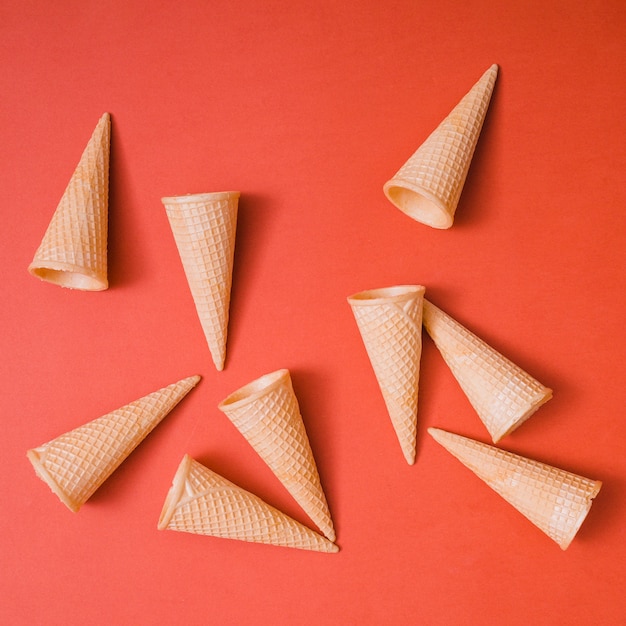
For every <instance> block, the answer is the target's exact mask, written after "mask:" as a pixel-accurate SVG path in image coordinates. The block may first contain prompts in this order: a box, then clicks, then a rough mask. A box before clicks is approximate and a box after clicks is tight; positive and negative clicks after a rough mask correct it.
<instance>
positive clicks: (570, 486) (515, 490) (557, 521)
mask: <svg viewBox="0 0 626 626" xmlns="http://www.w3.org/2000/svg"><path fill="white" fill-rule="evenodd" d="M428 432H429V433H430V434H431V435H432V436H433V438H434V439H435V440H436V441H437V442H438V443H440V444H441V445H442V446H443V447H444V448H446V450H448V452H450V453H451V454H452V455H454V456H455V457H456V458H457V459H458V460H459V461H461V463H463V465H465V466H466V467H468V468H469V469H470V470H472V471H473V472H474V473H475V474H476V475H477V476H478V477H479V478H480V479H481V480H483V481H484V482H486V483H487V484H488V485H489V486H490V487H491V488H492V489H493V490H494V491H496V492H497V493H499V494H500V495H501V496H502V497H503V498H504V499H505V500H506V501H507V502H509V503H510V504H512V505H513V506H514V507H515V508H516V509H517V510H518V511H519V512H520V513H522V515H524V516H525V517H527V518H528V519H529V520H530V521H531V522H532V523H533V524H535V526H537V527H538V528H540V529H541V530H542V531H543V532H544V533H546V535H548V536H549V537H550V538H551V539H553V540H554V541H556V542H557V543H558V544H559V546H560V547H561V548H562V549H563V550H565V549H567V547H568V546H569V544H570V543H571V541H572V539H573V538H574V536H575V535H576V533H577V532H578V530H579V529H580V527H581V525H582V523H583V521H584V520H585V518H586V517H587V513H589V510H590V508H591V503H592V500H593V498H595V496H596V495H597V494H598V492H599V491H600V488H601V487H602V483H601V482H600V481H597V480H590V479H588V478H583V477H582V476H578V475H577V474H572V473H570V472H566V471H565V470H561V469H557V468H556V467H552V466H550V465H546V464H544V463H540V462H538V461H533V460H531V459H527V458H525V457H522V456H519V455H517V454H513V453H511V452H507V451H505V450H500V449H499V448H496V447H494V446H490V445H487V444H485V443H480V442H478V441H474V440H473V439H468V438H466V437H461V436H460V435H455V434H453V433H449V432H446V431H444V430H439V429H438V428H429V429H428Z"/></svg>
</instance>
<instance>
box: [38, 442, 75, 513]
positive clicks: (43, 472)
mask: <svg viewBox="0 0 626 626" xmlns="http://www.w3.org/2000/svg"><path fill="white" fill-rule="evenodd" d="M26 456H27V457H28V460H29V461H30V462H31V464H32V466H33V467H34V469H35V473H36V474H37V476H39V478H41V480H43V481H44V482H45V483H46V484H47V485H48V487H50V489H51V490H52V493H54V494H55V495H56V496H57V497H58V498H59V500H61V502H63V504H64V505H65V506H66V507H67V508H68V509H69V510H70V511H72V512H73V513H76V512H77V511H78V510H79V509H80V506H81V505H80V504H77V503H76V502H74V501H73V500H72V499H71V498H70V497H69V496H68V495H67V494H66V493H65V492H64V491H63V489H61V487H60V486H59V484H58V483H57V481H56V480H54V478H53V477H52V476H51V474H50V473H49V472H48V470H47V469H46V467H45V466H44V464H43V463H42V461H41V457H40V455H39V452H38V451H37V450H29V451H28V452H27V453H26Z"/></svg>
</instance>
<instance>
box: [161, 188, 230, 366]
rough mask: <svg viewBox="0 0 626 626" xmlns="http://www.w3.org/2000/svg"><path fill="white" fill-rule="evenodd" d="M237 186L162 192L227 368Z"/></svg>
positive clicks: (216, 353) (208, 331)
mask: <svg viewBox="0 0 626 626" xmlns="http://www.w3.org/2000/svg"><path fill="white" fill-rule="evenodd" d="M238 201H239V192H238V191H226V192H218V193H203V194H197V195H189V196H176V197H173V198H162V202H163V204H164V205H165V210H166V212H167V217H168V219H169V222H170V226H171V227H172V232H173V234H174V239H175V240H176V246H177V247H178V252H179V254H180V258H181V261H182V263H183V268H184V270H185V275H186V276H187V281H188V282H189V288H190V290H191V295H192V296H193V299H194V302H195V304H196V310H197V311H198V317H199V318H200V324H201V325H202V330H203V331H204V335H205V337H206V340H207V343H208V344H209V350H210V351H211V355H212V357H213V362H214V363H215V367H216V368H217V369H218V371H222V370H223V369H224V361H225V359H226V338H227V333H228V314H229V306H230V289H231V284H232V275H233V261H234V254H235V232H236V229H237V208H238Z"/></svg>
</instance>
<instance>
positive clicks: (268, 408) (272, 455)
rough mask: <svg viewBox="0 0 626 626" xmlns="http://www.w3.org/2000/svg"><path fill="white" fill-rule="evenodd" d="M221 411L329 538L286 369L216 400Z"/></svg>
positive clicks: (329, 524) (318, 485) (330, 530)
mask: <svg viewBox="0 0 626 626" xmlns="http://www.w3.org/2000/svg"><path fill="white" fill-rule="evenodd" d="M218 408H219V409H220V410H221V411H223V412H224V413H225V414H226V415H227V416H228V418H229V419H230V420H231V422H232V423H233V424H234V425H235V427H236V428H237V429H238V430H239V431H240V432H241V434H242V435H243V436H244V437H245V438H246V440H247V441H248V443H250V445H251V446H252V447H253V448H254V449H255V450H256V452H257V454H258V455H259V456H260V457H261V458H262V459H263V460H264V461H265V462H266V463H267V465H268V466H269V467H270V469H271V470H272V471H273V472H274V474H275V475H276V477H277V478H278V479H279V480H280V481H281V482H282V483H283V485H284V486H285V487H286V489H287V491H289V493H290V494H291V495H292V496H293V497H294V498H295V500H296V502H298V504H299V505H300V506H301V507H302V509H303V510H304V511H305V513H306V514H307V515H308V516H309V517H310V518H311V519H312V520H313V522H314V523H315V524H316V525H317V527H318V528H319V529H320V530H321V531H322V532H323V533H324V535H325V536H326V537H327V538H328V539H330V540H331V541H334V540H335V530H334V528H333V522H332V519H331V517H330V511H329V510H328V504H327V502H326V496H325V495H324V491H323V490H322V485H321V483H320V477H319V474H318V471H317V466H316V464H315V459H314V458H313V452H312V451H311V446H310V444H309V439H308V437H307V434H306V430H305V429H304V423H303V422H302V416H301V414H300V408H299V406H298V400H297V398H296V395H295V393H294V391H293V386H292V384H291V377H290V375H289V371H288V370H286V369H282V370H278V371H276V372H272V373H271V374H266V375H265V376H262V377H261V378H258V379H257V380H255V381H253V382H251V383H249V384H248V385H245V386H244V387H242V388H241V389H239V390H238V391H235V392H234V393H232V394H231V395H230V396H228V397H227V398H226V399H225V400H223V401H222V402H220V404H219V405H218Z"/></svg>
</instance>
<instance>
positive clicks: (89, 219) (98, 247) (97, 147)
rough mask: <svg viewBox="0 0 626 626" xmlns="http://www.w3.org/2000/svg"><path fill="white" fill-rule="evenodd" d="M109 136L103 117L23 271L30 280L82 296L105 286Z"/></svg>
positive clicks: (106, 119)
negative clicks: (30, 276) (56, 286)
mask: <svg viewBox="0 0 626 626" xmlns="http://www.w3.org/2000/svg"><path fill="white" fill-rule="evenodd" d="M110 136H111V120H110V116H109V114H108V113H105V114H104V115H103V116H102V117H101V118H100V121H99V122H98V125H97V126H96V129H95V130H94V132H93V134H92V136H91V139H90V140H89V143H88V144H87V147H86V148H85V150H84V152H83V154H82V157H81V159H80V162H79V163H78V166H77V167H76V170H75V171H74V174H73V175H72V178H71V179H70V182H69V183H68V185H67V188H66V189H65V193H64V194H63V197H62V198H61V201H60V202H59V205H58V206H57V209H56V211H55V213H54V215H53V216H52V220H51V221H50V224H49V225H48V229H47V230H46V233H45V235H44V237H43V239H42V241H41V244H40V246H39V248H38V249H37V252H35V256H34V258H33V261H32V263H31V264H30V265H29V266H28V271H29V272H30V273H31V274H32V275H33V276H37V277H38V278H40V279H42V280H45V281H47V282H49V283H53V284H56V285H60V286H61V287H70V288H72V289H81V290H85V291H102V290H103V289H106V288H107V287H108V279H107V232H108V204H109V150H110Z"/></svg>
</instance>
